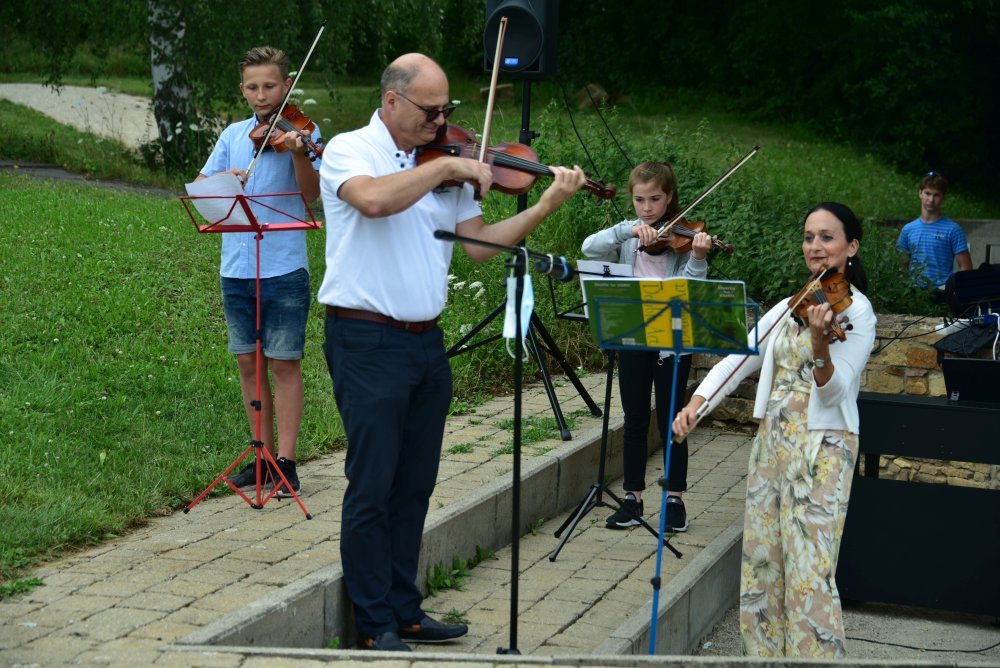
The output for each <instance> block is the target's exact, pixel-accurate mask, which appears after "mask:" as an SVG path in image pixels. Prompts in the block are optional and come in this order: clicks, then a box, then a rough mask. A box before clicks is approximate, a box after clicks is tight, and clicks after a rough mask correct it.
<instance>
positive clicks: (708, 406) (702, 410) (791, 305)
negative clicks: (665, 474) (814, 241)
mask: <svg viewBox="0 0 1000 668" xmlns="http://www.w3.org/2000/svg"><path fill="white" fill-rule="evenodd" d="M828 271H829V269H820V270H819V271H818V272H817V273H816V274H815V275H814V276H813V277H812V278H810V279H809V282H808V283H806V285H805V287H804V288H803V289H802V290H801V291H800V293H799V294H798V299H795V298H794V297H793V298H792V299H789V300H788V304H786V305H785V310H784V311H782V313H781V315H780V316H778V319H777V320H775V321H774V323H772V324H771V326H770V327H768V328H767V331H766V332H764V335H763V336H761V337H760V338H759V339H757V343H758V345H759V344H760V343H761V342H762V341H764V339H766V338H767V337H768V336H770V334H771V332H773V331H774V330H775V328H776V327H777V326H778V325H780V324H782V323H783V322H785V320H787V319H788V314H790V313H793V312H794V311H795V307H797V306H798V305H799V304H800V303H801V302H802V300H803V299H805V298H806V296H807V295H808V294H809V293H810V292H811V291H812V289H813V288H814V287H815V286H816V285H820V281H821V280H822V279H823V277H824V276H825V275H826V273H827V272H828ZM793 300H794V301H793ZM748 359H750V355H744V356H743V359H741V360H740V362H739V364H737V365H736V368H735V369H733V370H732V371H730V372H729V375H728V376H726V377H725V379H723V381H722V382H721V383H719V387H718V388H716V390H715V391H714V392H712V394H710V395H709V396H707V397H705V403H703V404H702V405H701V406H699V407H698V410H696V411H695V417H696V419H695V421H694V424H693V425H691V428H690V429H688V431H687V434H684V437H683V438H676V437H674V443H682V442H683V441H684V440H685V439H686V438H687V437H688V434H690V433H691V432H692V431H694V429H695V427H697V426H698V425H699V424H701V420H702V418H703V417H705V416H706V415H708V413H710V412H711V411H712V408H713V407H712V400H713V399H714V398H715V397H716V396H717V395H718V394H719V392H721V391H722V389H723V388H724V387H725V386H726V385H728V384H729V381H730V380H732V378H733V376H735V375H736V373H737V372H738V371H739V370H740V369H741V368H743V365H744V364H746V361H747V360H748Z"/></svg>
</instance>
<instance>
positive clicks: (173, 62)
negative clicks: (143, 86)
mask: <svg viewBox="0 0 1000 668" xmlns="http://www.w3.org/2000/svg"><path fill="white" fill-rule="evenodd" d="M185 33H186V28H185V23H184V16H183V12H182V7H181V5H180V2H178V1H177V0H149V45H150V64H151V72H152V76H153V114H154V116H155V117H156V127H157V130H158V132H159V137H160V146H161V148H162V156H163V161H164V165H165V167H166V168H167V170H168V171H180V170H186V169H187V167H188V163H189V162H190V161H191V158H192V155H191V151H192V149H193V148H194V146H193V143H194V142H192V141H191V140H190V139H189V137H191V133H190V130H191V126H192V121H193V120H194V119H196V118H197V116H196V114H195V105H194V101H193V99H192V95H191V84H190V82H189V81H188V79H187V76H186V74H187V71H186V69H185V67H184V58H183V54H184V52H185V49H184V46H185V43H184V37H185Z"/></svg>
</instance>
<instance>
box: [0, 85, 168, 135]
mask: <svg viewBox="0 0 1000 668" xmlns="http://www.w3.org/2000/svg"><path fill="white" fill-rule="evenodd" d="M0 98H3V99H6V100H10V101H11V102H15V103H17V104H22V105H24V106H26V107H31V108H32V109H36V110H37V111H39V112H41V113H43V114H45V115H46V116H49V117H50V118H53V119H55V120H56V121H59V122H60V123H64V124H66V125H70V126H72V127H74V128H77V129H78V130H82V131H84V132H89V133H91V134H94V135H99V136H101V137H107V138H109V139H115V140H117V141H120V142H121V143H122V144H124V145H125V146H134V147H138V146H139V145H140V144H144V143H146V142H149V141H152V140H153V139H156V137H157V133H156V123H155V120H154V118H153V110H152V100H150V99H149V98H145V97H138V96H135V95H124V94H122V93H115V92H112V91H110V90H108V89H107V88H104V87H103V86H101V87H98V88H87V87H85V86H63V87H62V89H61V90H60V91H59V92H58V93H57V92H56V91H54V90H53V89H52V88H50V87H48V86H44V85H42V84H31V83H0Z"/></svg>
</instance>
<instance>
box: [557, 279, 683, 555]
mask: <svg viewBox="0 0 1000 668" xmlns="http://www.w3.org/2000/svg"><path fill="white" fill-rule="evenodd" d="M610 264H613V263H610ZM610 264H608V263H606V264H604V271H603V273H601V274H596V272H595V274H594V275H600V276H602V277H603V278H605V279H610V278H630V277H631V275H628V276H614V275H613V274H612V273H611V269H610ZM578 273H580V274H583V273H585V272H583V271H582V270H581V271H579V272H578ZM581 284H582V280H581ZM584 305H585V302H584V303H581V304H580V305H579V306H584ZM575 308H579V307H575ZM567 315H572V316H573V319H576V320H583V321H586V320H587V315H586V314H585V313H572V314H570V313H568V312H567ZM557 317H558V315H557ZM605 350H606V354H607V357H608V375H607V379H606V380H605V385H604V420H603V423H602V426H601V452H600V454H599V455H598V464H597V480H596V481H595V482H594V483H593V484H591V486H590V490H589V491H588V492H587V495H586V496H585V497H584V498H583V500H582V501H581V502H580V503H579V505H577V507H576V510H574V511H573V512H572V513H571V514H570V515H569V516H568V517H567V518H566V520H565V521H564V522H563V523H562V524H561V525H560V526H559V528H558V529H556V531H555V533H554V534H553V535H554V536H555V537H556V538H560V537H561V539H560V541H559V544H558V545H556V549H554V550H552V552H551V553H549V561H555V560H556V558H557V557H558V556H559V553H560V552H561V551H562V549H563V546H564V545H565V544H566V542H567V541H568V540H569V539H570V536H572V535H573V531H574V530H576V527H577V525H578V524H579V523H580V520H582V519H583V518H584V517H585V516H586V515H587V514H588V513H589V512H590V511H591V510H594V509H596V508H599V507H604V508H610V509H612V510H615V511H617V510H621V509H624V507H625V505H624V502H623V501H622V500H621V499H620V498H618V496H616V495H615V493H614V492H612V491H611V490H610V489H609V488H608V486H607V484H606V483H605V481H604V475H605V465H606V462H607V454H608V431H609V430H608V422H609V421H610V415H611V390H612V387H613V383H614V375H615V362H616V357H617V353H616V352H615V348H611V347H608V348H606V349H605ZM604 494H607V495H608V496H609V497H611V499H612V500H613V501H614V503H613V504H612V503H609V502H607V501H605V500H604ZM626 512H627V511H626ZM634 517H635V520H636V521H637V522H638V523H639V525H640V526H642V527H643V528H644V529H646V531H648V532H649V533H651V534H653V535H654V536H656V537H657V538H660V536H661V535H662V534H660V533H658V532H657V531H656V529H654V528H653V527H651V526H650V525H649V523H648V522H646V520H645V519H643V518H642V517H639V516H634ZM563 532H565V534H564V533H563ZM663 545H664V547H666V548H667V549H668V550H670V551H671V552H673V553H674V555H675V556H676V557H677V558H678V559H680V558H681V557H682V556H684V555H682V554H681V553H680V552H679V551H678V550H677V549H676V548H675V547H674V546H673V545H671V544H670V540H669V539H667V538H664V539H663Z"/></svg>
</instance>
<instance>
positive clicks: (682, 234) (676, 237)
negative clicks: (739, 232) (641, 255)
mask: <svg viewBox="0 0 1000 668" xmlns="http://www.w3.org/2000/svg"><path fill="white" fill-rule="evenodd" d="M664 220H665V219H661V220H660V221H659V222H657V223H656V224H654V225H653V227H655V228H656V229H659V228H660V226H661V225H663V223H664ZM670 231H671V232H673V236H671V235H669V234H668V235H665V236H661V237H658V238H657V239H656V241H654V242H653V243H651V244H649V245H648V246H643V247H641V248H640V249H639V250H641V251H645V252H646V253H648V254H650V255H660V254H661V253H663V252H664V251H666V250H667V248H671V249H673V251H674V252H675V253H687V252H688V251H690V250H691V244H692V242H693V241H694V235H696V234H698V233H699V232H704V231H705V222H704V221H701V220H693V221H690V222H689V221H688V220H686V219H684V218H678V219H677V220H675V221H674V223H673V227H671V228H670ZM712 247H713V248H717V249H719V250H721V251H722V252H723V253H726V254H727V255H731V254H732V252H733V247H732V245H731V244H728V243H726V242H725V241H723V240H722V239H720V238H719V237H715V236H713V237H712Z"/></svg>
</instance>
